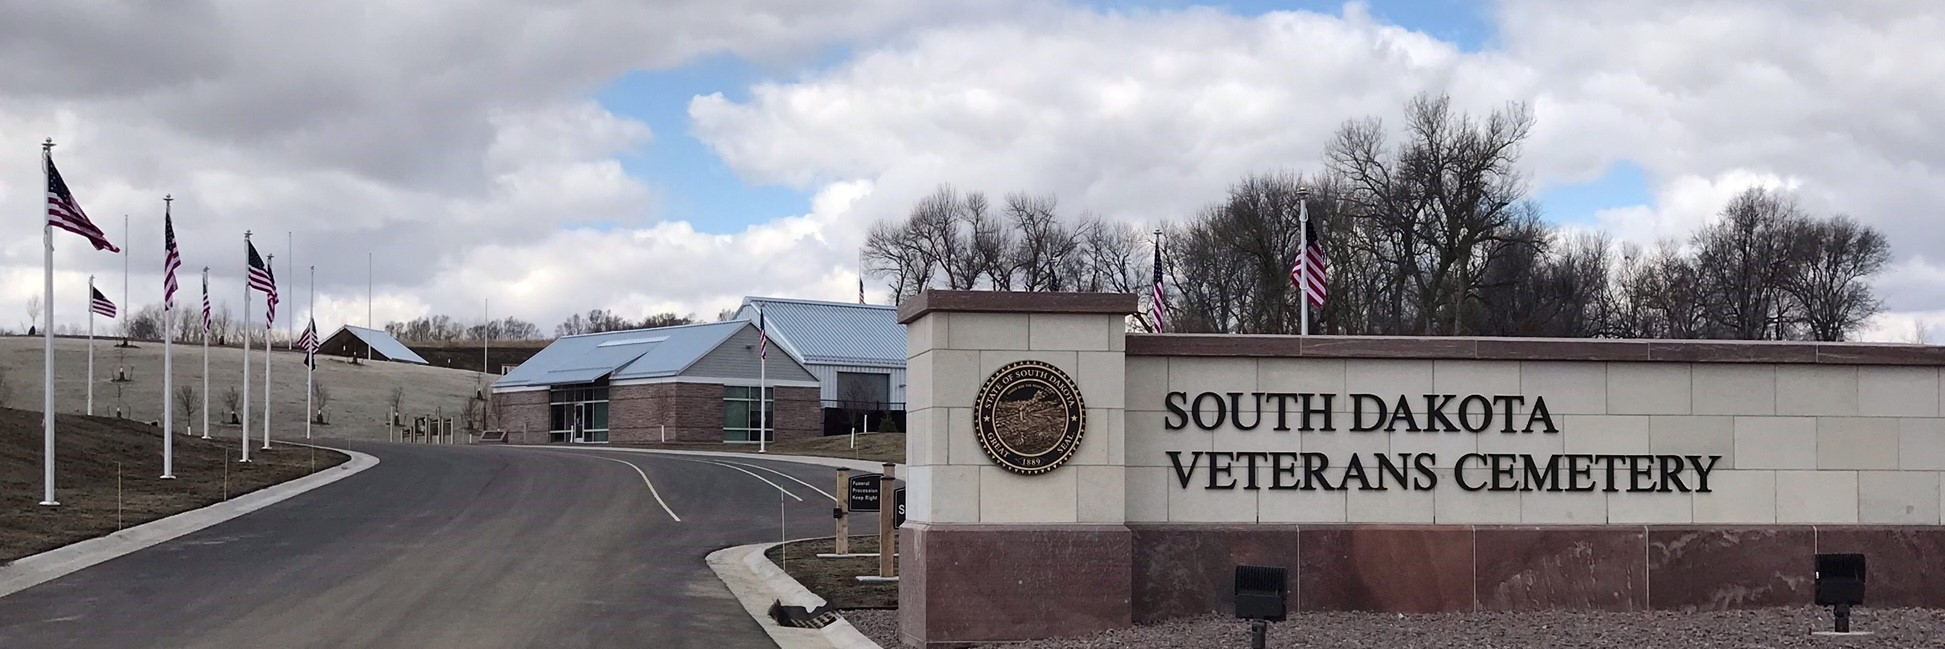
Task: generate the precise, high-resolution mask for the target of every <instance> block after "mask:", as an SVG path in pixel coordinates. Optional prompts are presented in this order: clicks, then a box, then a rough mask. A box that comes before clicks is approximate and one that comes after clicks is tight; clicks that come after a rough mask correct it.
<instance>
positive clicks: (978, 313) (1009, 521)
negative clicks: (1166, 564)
mask: <svg viewBox="0 0 1945 649" xmlns="http://www.w3.org/2000/svg"><path fill="white" fill-rule="evenodd" d="M1136 303H1137V300H1136V298H1135V296H1133V295H1126V294H1100V293H1001V292H976V291H928V292H926V293H923V294H920V295H919V296H917V297H915V298H913V299H912V300H910V301H908V302H907V303H906V304H904V305H901V306H900V308H899V314H898V315H899V321H900V322H903V323H905V325H906V340H907V349H906V351H907V361H906V368H907V377H908V378H907V380H906V383H907V396H906V401H907V403H906V417H907V423H908V426H907V428H908V432H907V435H906V469H905V474H904V475H902V476H899V477H900V478H903V479H905V480H907V483H906V484H907V494H906V501H907V521H906V523H905V527H904V529H903V530H901V532H900V547H899V551H900V558H899V573H900V575H901V581H900V585H899V607H900V618H901V619H900V629H901V636H902V638H903V640H904V643H905V645H906V646H910V647H943V646H965V645H968V644H981V643H994V642H1008V641H1017V640H1028V639H1035V638H1047V637H1057V636H1065V635H1076V634H1085V633H1092V632H1096V631H1101V630H1105V629H1111V628H1116V627H1123V626H1127V625H1129V624H1130V623H1131V621H1132V604H1131V588H1132V585H1131V574H1132V570H1131V562H1132V556H1133V555H1132V550H1131V548H1130V543H1131V534H1130V532H1129V531H1128V528H1127V526H1126V524H1125V523H1126V520H1127V515H1126V489H1125V486H1124V481H1125V479H1124V475H1123V473H1124V465H1125V462H1124V458H1123V456H1124V447H1125V444H1124V439H1125V429H1124V418H1123V406H1124V403H1123V402H1124V400H1125V399H1126V395H1125V388H1124V385H1123V380H1124V379H1123V371H1124V352H1125V333H1126V316H1127V315H1128V314H1130V313H1134V312H1135V308H1136ZM1020 361H1038V362H1040V363H1045V364H1047V365H1050V366H1052V367H1053V368H1055V369H1057V370H1059V372H1060V373H1061V374H1064V375H1065V376H1066V377H1068V378H1071V379H1072V380H1073V382H1074V384H1075V386H1077V387H1078V393H1079V401H1080V404H1079V405H1080V407H1079V408H1078V409H1079V410H1080V411H1082V412H1084V413H1085V417H1084V423H1083V424H1079V425H1078V429H1079V430H1080V431H1081V436H1080V440H1079V444H1078V445H1077V446H1076V447H1075V448H1074V450H1073V452H1072V454H1071V455H1070V456H1068V459H1067V460H1066V461H1065V462H1064V463H1062V464H1060V465H1058V466H1056V467H1055V468H1053V469H1052V470H1048V471H1045V472H1043V473H1037V474H1032V475H1024V474H1021V473H1018V472H1014V471H1010V470H1008V469H1006V468H1003V467H1002V466H1000V465H999V464H998V463H996V462H995V461H994V459H993V458H992V457H990V456H989V455H988V453H987V452H986V451H985V450H984V449H982V447H981V444H980V441H979V437H978V434H977V431H976V426H977V424H976V419H975V414H976V411H977V407H976V406H977V405H978V404H977V403H976V399H977V395H978V393H979V392H980V391H981V389H982V384H983V383H984V382H986V381H988V380H989V379H991V378H992V377H994V375H995V374H996V373H998V372H1000V370H1002V368H1005V367H1007V366H1008V365H1009V364H1012V363H1016V362H1020Z"/></svg>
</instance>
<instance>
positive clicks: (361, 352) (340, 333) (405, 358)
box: [317, 325, 426, 365]
mask: <svg viewBox="0 0 1945 649" xmlns="http://www.w3.org/2000/svg"><path fill="white" fill-rule="evenodd" d="M317 353H318V354H320V355H323V356H347V357H351V358H366V359H372V360H383V361H394V362H399V363H411V364H414V365H425V364H426V362H425V359H424V358H420V357H419V355H418V354H416V353H413V351H412V350H411V348H408V347H406V346H405V343H402V342H399V341H398V339H397V338H393V337H392V335H391V334H388V333H385V332H383V331H379V330H377V329H366V328H364V327H353V326H351V325H345V326H342V327H339V328H338V330H337V331H336V332H335V333H332V334H331V336H330V337H329V338H325V339H324V343H323V344H321V345H319V346H318V350H317Z"/></svg>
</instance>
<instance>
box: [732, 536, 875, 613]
mask: <svg viewBox="0 0 1945 649" xmlns="http://www.w3.org/2000/svg"><path fill="white" fill-rule="evenodd" d="M836 545H837V543H836V541H834V540H832V539H818V540H814V541H798V542H795V543H787V544H784V545H779V546H777V547H774V548H770V550H769V552H766V553H764V556H767V557H769V558H770V561H771V562H772V563H775V564H777V565H779V566H782V567H783V569H784V572H786V573H788V574H789V575H790V577H791V578H792V579H796V580H797V583H800V584H803V585H804V587H805V588H808V589H810V592H813V593H817V596H818V597H822V598H824V601H827V602H830V603H831V604H832V605H834V606H836V607H837V608H840V609H847V610H848V609H860V608H898V583H897V582H888V583H865V582H861V581H858V580H857V576H858V575H875V574H878V558H877V557H857V558H849V559H819V558H817V555H818V554H819V553H829V552H831V551H832V549H833V548H835V547H836ZM786 548H788V552H789V559H790V560H789V561H788V562H786V561H784V553H785V549H786ZM849 550H850V551H852V552H859V553H862V552H877V551H878V537H877V536H876V535H873V536H853V537H851V547H850V548H849Z"/></svg>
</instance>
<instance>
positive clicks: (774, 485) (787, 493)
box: [669, 458, 804, 502]
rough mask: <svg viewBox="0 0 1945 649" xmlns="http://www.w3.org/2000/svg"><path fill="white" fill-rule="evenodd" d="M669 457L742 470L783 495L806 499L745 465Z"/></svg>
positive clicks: (800, 499)
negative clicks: (746, 467) (753, 471)
mask: <svg viewBox="0 0 1945 649" xmlns="http://www.w3.org/2000/svg"><path fill="white" fill-rule="evenodd" d="M669 459H671V460H678V461H682V462H694V463H696V464H714V465H716V466H719V467H723V468H726V469H735V470H737V471H742V472H743V473H745V474H748V475H749V476H750V477H752V478H756V479H758V480H762V481H763V484H767V485H770V486H772V487H776V488H777V491H781V492H783V495H786V496H789V497H791V498H796V499H797V502H803V501H804V499H803V498H802V497H800V496H798V495H797V494H793V493H790V490H789V489H785V488H783V485H780V484H777V483H775V482H771V481H770V479H769V478H765V477H763V476H760V475H757V474H754V473H750V471H749V470H748V469H745V468H743V467H739V466H736V465H734V464H723V463H721V462H710V461H708V460H688V459H683V458H669Z"/></svg>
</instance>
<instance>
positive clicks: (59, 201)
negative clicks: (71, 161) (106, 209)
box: [47, 145, 122, 252]
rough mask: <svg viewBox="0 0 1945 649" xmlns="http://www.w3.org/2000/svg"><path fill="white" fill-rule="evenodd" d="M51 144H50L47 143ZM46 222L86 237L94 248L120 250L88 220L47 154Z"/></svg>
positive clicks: (51, 158) (110, 250)
mask: <svg viewBox="0 0 1945 649" xmlns="http://www.w3.org/2000/svg"><path fill="white" fill-rule="evenodd" d="M49 146H52V145H49ZM47 224H48V225H52V226H54V227H57V228H60V229H63V230H67V231H69V232H73V233H75V234H78V235H81V236H82V237H85V238H87V240H88V243H91V244H94V247H95V250H106V251H108V252H121V251H122V249H121V248H116V247H115V244H112V243H109V242H108V235H106V234H103V233H102V231H101V228H98V227H95V224H94V222H93V221H90V220H88V214H87V213H86V212H83V211H81V203H79V202H76V201H75V200H74V193H73V192H70V191H68V183H67V181H65V180H62V179H61V172H60V170H58V169H55V168H54V156H53V155H51V154H50V155H48V156H47Z"/></svg>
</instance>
